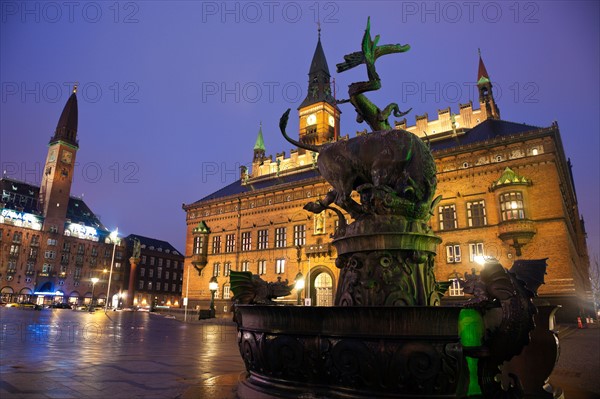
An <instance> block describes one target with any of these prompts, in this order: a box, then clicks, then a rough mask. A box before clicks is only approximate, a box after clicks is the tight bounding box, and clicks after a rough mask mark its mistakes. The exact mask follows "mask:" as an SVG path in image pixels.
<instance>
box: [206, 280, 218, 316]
mask: <svg viewBox="0 0 600 399" xmlns="http://www.w3.org/2000/svg"><path fill="white" fill-rule="evenodd" d="M208 289H209V290H210V317H215V292H217V289H219V282H218V281H217V277H216V276H212V278H211V279H210V281H209V282H208Z"/></svg>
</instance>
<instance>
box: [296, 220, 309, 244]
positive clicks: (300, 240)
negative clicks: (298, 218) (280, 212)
mask: <svg viewBox="0 0 600 399" xmlns="http://www.w3.org/2000/svg"><path fill="white" fill-rule="evenodd" d="M298 245H306V225H304V224H297V225H295V226H294V246H298Z"/></svg>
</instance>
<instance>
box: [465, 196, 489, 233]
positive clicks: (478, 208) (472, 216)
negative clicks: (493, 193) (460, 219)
mask: <svg viewBox="0 0 600 399" xmlns="http://www.w3.org/2000/svg"><path fill="white" fill-rule="evenodd" d="M467 221H468V223H469V227H481V226H485V225H486V224H487V217H486V215H485V202H484V201H483V200H481V201H473V202H467Z"/></svg>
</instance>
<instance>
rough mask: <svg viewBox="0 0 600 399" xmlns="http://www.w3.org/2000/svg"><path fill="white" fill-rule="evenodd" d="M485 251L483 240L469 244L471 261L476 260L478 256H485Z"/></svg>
mask: <svg viewBox="0 0 600 399" xmlns="http://www.w3.org/2000/svg"><path fill="white" fill-rule="evenodd" d="M484 256H485V254H484V251H483V243H482V242H474V243H470V244H469V260H470V261H471V262H476V261H477V258H480V257H484Z"/></svg>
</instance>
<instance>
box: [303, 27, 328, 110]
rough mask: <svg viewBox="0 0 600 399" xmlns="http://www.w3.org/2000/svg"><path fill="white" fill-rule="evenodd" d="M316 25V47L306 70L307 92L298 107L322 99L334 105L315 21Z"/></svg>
mask: <svg viewBox="0 0 600 399" xmlns="http://www.w3.org/2000/svg"><path fill="white" fill-rule="evenodd" d="M317 26H318V28H317V47H316V48H315V53H314V55H313V58H312V61H311V63H310V69H309V71H308V92H307V94H306V98H305V99H304V101H303V102H302V104H300V107H299V108H298V109H300V108H302V107H306V106H308V105H311V104H315V103H318V102H322V101H325V102H327V103H329V104H331V105H333V106H336V105H335V99H334V98H333V96H332V95H331V74H330V73H329V67H328V65H327V59H326V58H325V52H324V51H323V45H322V44H321V23H320V22H317ZM336 107H337V106H336Z"/></svg>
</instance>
